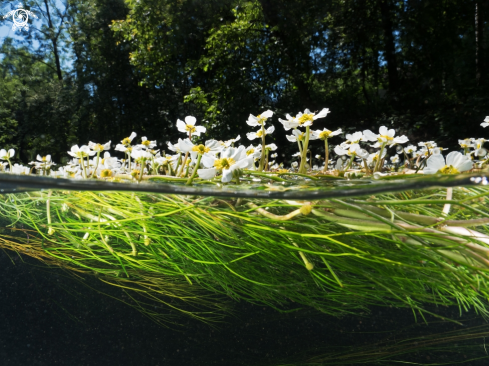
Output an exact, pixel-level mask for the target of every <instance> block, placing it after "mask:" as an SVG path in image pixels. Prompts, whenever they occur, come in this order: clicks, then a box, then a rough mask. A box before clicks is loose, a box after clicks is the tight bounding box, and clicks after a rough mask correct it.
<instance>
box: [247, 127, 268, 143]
mask: <svg viewBox="0 0 489 366" xmlns="http://www.w3.org/2000/svg"><path fill="white" fill-rule="evenodd" d="M274 131H275V126H273V125H272V126H270V127H268V128H267V129H266V130H265V134H264V133H263V129H260V130H258V131H256V132H248V133H247V134H246V137H248V140H254V139H259V138H262V137H263V136H266V135H270V134H272V133H273V132H274Z"/></svg>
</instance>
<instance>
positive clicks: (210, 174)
mask: <svg viewBox="0 0 489 366" xmlns="http://www.w3.org/2000/svg"><path fill="white" fill-rule="evenodd" d="M216 173H217V169H216V168H210V169H197V174H198V175H199V177H200V178H202V179H212V178H214V177H215V176H216Z"/></svg>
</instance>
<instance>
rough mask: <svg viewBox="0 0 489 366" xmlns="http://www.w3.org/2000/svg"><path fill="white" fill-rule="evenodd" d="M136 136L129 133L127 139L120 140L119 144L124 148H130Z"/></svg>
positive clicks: (133, 133) (134, 133)
mask: <svg viewBox="0 0 489 366" xmlns="http://www.w3.org/2000/svg"><path fill="white" fill-rule="evenodd" d="M136 136H137V135H136V132H131V135H130V136H129V137H126V138H124V139H122V141H121V144H122V145H124V146H126V147H127V146H131V142H132V140H134V138H135V137H136Z"/></svg>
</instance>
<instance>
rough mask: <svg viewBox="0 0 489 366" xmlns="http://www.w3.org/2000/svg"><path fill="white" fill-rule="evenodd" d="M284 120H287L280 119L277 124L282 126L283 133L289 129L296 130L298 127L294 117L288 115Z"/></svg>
mask: <svg viewBox="0 0 489 366" xmlns="http://www.w3.org/2000/svg"><path fill="white" fill-rule="evenodd" d="M285 118H287V119H286V120H285V119H281V118H279V119H278V120H279V122H281V123H282V124H283V126H284V129H285V131H288V130H290V129H291V128H296V127H297V126H299V124H298V123H297V121H296V120H295V117H292V116H291V115H290V114H286V115H285Z"/></svg>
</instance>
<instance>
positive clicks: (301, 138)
mask: <svg viewBox="0 0 489 366" xmlns="http://www.w3.org/2000/svg"><path fill="white" fill-rule="evenodd" d="M304 134H305V132H302V133H301V134H299V136H297V140H299V141H303V140H304Z"/></svg>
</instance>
